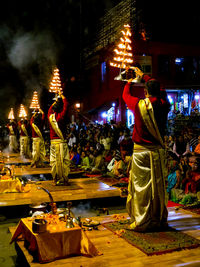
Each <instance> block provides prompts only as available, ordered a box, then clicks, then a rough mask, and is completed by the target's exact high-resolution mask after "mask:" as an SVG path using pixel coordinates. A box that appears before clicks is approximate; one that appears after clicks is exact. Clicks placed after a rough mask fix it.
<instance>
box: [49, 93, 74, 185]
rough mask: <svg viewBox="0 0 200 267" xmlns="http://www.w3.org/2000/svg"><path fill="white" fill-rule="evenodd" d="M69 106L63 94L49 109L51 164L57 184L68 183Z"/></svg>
mask: <svg viewBox="0 0 200 267" xmlns="http://www.w3.org/2000/svg"><path fill="white" fill-rule="evenodd" d="M67 107H68V102H67V99H66V98H65V96H64V95H63V94H61V95H60V97H58V98H57V100H56V101H55V102H54V103H53V104H52V105H51V107H50V108H49V111H48V120H49V127H50V139H51V148H50V165H51V167H52V169H51V174H52V177H53V179H54V182H55V184H56V185H67V184H68V174H69V171H70V159H69V150H68V146H67V142H66V140H65V136H66V130H67V126H66V115H67Z"/></svg>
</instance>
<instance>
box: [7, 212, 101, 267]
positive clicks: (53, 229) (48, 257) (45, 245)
mask: <svg viewBox="0 0 200 267" xmlns="http://www.w3.org/2000/svg"><path fill="white" fill-rule="evenodd" d="M43 218H45V221H47V228H46V231H45V232H42V233H35V232H33V229H32V223H33V220H34V219H35V218H30V217H28V218H23V219H21V220H20V222H19V224H18V226H17V228H16V230H15V232H14V234H13V236H12V239H11V243H12V242H13V241H17V240H22V239H23V240H24V242H25V244H26V247H27V249H28V251H29V252H30V253H31V254H32V255H33V256H34V258H35V259H36V260H38V261H39V262H40V263H45V262H50V261H54V260H56V259H61V258H65V257H68V256H74V255H84V256H91V257H92V256H97V255H101V254H100V253H99V251H98V250H97V249H96V248H95V246H94V245H93V243H92V242H91V241H90V240H89V238H88V237H87V235H86V233H85V232H84V231H83V230H82V229H81V227H79V226H78V225H77V224H74V227H73V228H66V222H65V221H60V220H59V216H58V215H53V214H44V215H43Z"/></svg>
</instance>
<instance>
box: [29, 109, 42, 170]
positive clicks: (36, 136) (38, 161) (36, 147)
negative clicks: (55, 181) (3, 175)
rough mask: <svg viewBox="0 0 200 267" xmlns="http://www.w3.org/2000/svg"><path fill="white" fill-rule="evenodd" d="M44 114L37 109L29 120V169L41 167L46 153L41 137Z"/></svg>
mask: <svg viewBox="0 0 200 267" xmlns="http://www.w3.org/2000/svg"><path fill="white" fill-rule="evenodd" d="M44 119H45V116H44V112H43V111H42V110H41V109H40V108H39V109H36V110H35V112H34V114H33V116H32V118H31V120H30V125H31V128H32V139H33V142H32V163H31V167H35V168H38V167H43V166H44V161H45V156H46V151H45V144H44V137H43V127H44Z"/></svg>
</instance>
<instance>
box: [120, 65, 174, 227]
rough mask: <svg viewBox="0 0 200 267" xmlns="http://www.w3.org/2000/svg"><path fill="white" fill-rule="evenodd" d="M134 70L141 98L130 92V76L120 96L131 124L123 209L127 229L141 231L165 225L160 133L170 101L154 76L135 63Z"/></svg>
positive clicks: (163, 129) (162, 130)
mask: <svg viewBox="0 0 200 267" xmlns="http://www.w3.org/2000/svg"><path fill="white" fill-rule="evenodd" d="M134 71H135V72H136V76H140V78H141V80H143V82H145V88H144V94H145V98H144V99H140V98H138V97H133V96H132V95H131V93H130V86H131V82H132V80H133V79H130V80H128V82H127V84H126V85H125V87H124V91H123V99H124V101H125V103H126V104H127V106H128V108H129V109H130V110H131V111H132V112H133V113H134V116H135V125H134V130H133V136H132V139H133V142H134V149H133V157H132V158H133V159H132V166H131V170H130V179H129V186H128V197H127V210H128V213H129V215H130V217H131V220H132V224H131V225H130V226H129V230H134V231H139V232H145V231H154V230H158V229H161V228H162V227H165V226H167V208H166V202H167V197H166V190H165V179H166V176H167V168H166V158H165V150H164V144H163V136H164V131H165V128H166V122H167V114H168V112H169V108H170V104H169V103H168V101H167V98H166V94H164V92H162V91H161V90H160V84H159V82H158V81H157V80H155V79H151V78H150V77H149V76H147V75H144V73H143V72H142V71H141V70H140V69H139V68H137V67H134Z"/></svg>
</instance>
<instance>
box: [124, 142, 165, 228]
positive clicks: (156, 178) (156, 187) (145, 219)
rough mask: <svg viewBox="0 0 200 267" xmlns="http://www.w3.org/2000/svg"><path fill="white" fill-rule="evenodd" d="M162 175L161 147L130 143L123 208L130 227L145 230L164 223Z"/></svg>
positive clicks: (163, 159) (162, 156)
mask: <svg viewBox="0 0 200 267" xmlns="http://www.w3.org/2000/svg"><path fill="white" fill-rule="evenodd" d="M166 179H167V168H166V158H165V151H164V149H162V148H161V147H159V146H157V147H156V146H151V147H148V148H147V147H143V146H140V145H137V144H134V152H133V160H132V166H131V170H130V180H129V186H128V197H127V211H128V214H129V216H130V217H131V219H132V221H133V223H134V224H135V227H134V230H136V231H146V230H148V229H154V228H158V227H162V226H163V225H164V224H165V223H166V221H167V215H168V212H167V208H166V204H167V194H166V189H165V181H166Z"/></svg>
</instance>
